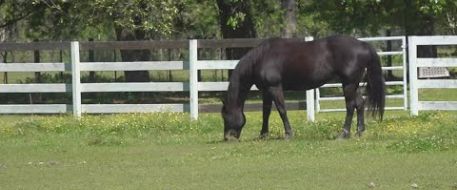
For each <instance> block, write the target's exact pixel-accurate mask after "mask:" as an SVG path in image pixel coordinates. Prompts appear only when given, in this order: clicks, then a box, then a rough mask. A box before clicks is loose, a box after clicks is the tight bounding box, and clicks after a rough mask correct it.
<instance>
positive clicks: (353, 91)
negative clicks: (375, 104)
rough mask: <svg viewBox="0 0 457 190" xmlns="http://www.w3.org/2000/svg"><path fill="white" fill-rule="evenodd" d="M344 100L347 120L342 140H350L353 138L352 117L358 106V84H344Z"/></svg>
mask: <svg viewBox="0 0 457 190" xmlns="http://www.w3.org/2000/svg"><path fill="white" fill-rule="evenodd" d="M343 91H344V100H345V101H346V119H345V120H344V126H343V132H342V134H341V137H342V138H349V137H350V136H351V125H352V117H353V116H354V110H355V108H356V105H357V102H356V100H357V85H356V84H343Z"/></svg>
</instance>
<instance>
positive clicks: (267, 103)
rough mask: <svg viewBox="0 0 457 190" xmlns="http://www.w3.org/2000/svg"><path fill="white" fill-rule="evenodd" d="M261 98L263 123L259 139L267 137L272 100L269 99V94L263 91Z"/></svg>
mask: <svg viewBox="0 0 457 190" xmlns="http://www.w3.org/2000/svg"><path fill="white" fill-rule="evenodd" d="M262 98H263V123H262V130H261V131H260V138H266V137H268V131H269V130H268V120H269V118H270V113H271V104H272V101H273V98H272V97H271V94H270V92H268V91H263V94H262Z"/></svg>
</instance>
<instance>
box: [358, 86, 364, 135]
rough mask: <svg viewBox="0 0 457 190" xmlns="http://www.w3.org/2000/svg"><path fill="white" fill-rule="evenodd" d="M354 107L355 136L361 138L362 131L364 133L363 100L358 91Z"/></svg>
mask: <svg viewBox="0 0 457 190" xmlns="http://www.w3.org/2000/svg"><path fill="white" fill-rule="evenodd" d="M356 106H357V108H356V109H357V135H358V136H362V133H363V131H365V126H364V122H365V121H364V112H365V100H364V99H363V97H362V94H361V93H360V91H357V98H356Z"/></svg>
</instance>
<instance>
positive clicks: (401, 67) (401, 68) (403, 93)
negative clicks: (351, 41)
mask: <svg viewBox="0 0 457 190" xmlns="http://www.w3.org/2000/svg"><path fill="white" fill-rule="evenodd" d="M359 40H362V41H366V42H383V41H397V42H400V43H401V46H400V48H401V49H399V50H396V51H383V52H378V55H379V56H381V57H382V56H392V55H401V56H402V59H401V63H396V64H395V60H394V61H392V62H393V63H392V64H393V65H394V64H395V66H389V67H387V66H383V67H382V70H383V71H389V70H390V71H396V72H401V73H402V79H401V80H395V81H386V85H387V86H401V90H400V92H397V93H393V94H390V95H386V98H387V99H402V100H403V106H386V108H385V109H386V110H407V109H408V90H407V78H406V71H407V69H406V38H405V37H404V36H389V37H370V38H359ZM397 61H398V60H397ZM362 85H363V83H361V84H360V86H362ZM325 88H342V85H341V83H334V84H325V85H323V86H321V87H320V88H317V89H316V106H315V108H316V111H317V112H335V111H346V108H344V107H343V108H331V109H329V108H326V109H322V108H321V103H323V102H329V101H343V100H344V96H325V97H323V96H322V95H321V92H320V90H321V89H325Z"/></svg>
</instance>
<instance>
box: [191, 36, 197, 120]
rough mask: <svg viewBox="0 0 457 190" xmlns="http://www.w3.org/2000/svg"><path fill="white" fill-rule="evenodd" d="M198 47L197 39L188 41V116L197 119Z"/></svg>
mask: <svg viewBox="0 0 457 190" xmlns="http://www.w3.org/2000/svg"><path fill="white" fill-rule="evenodd" d="M197 61H198V47H197V40H190V41H189V91H190V118H191V119H192V120H197V119H198V68H197Z"/></svg>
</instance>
